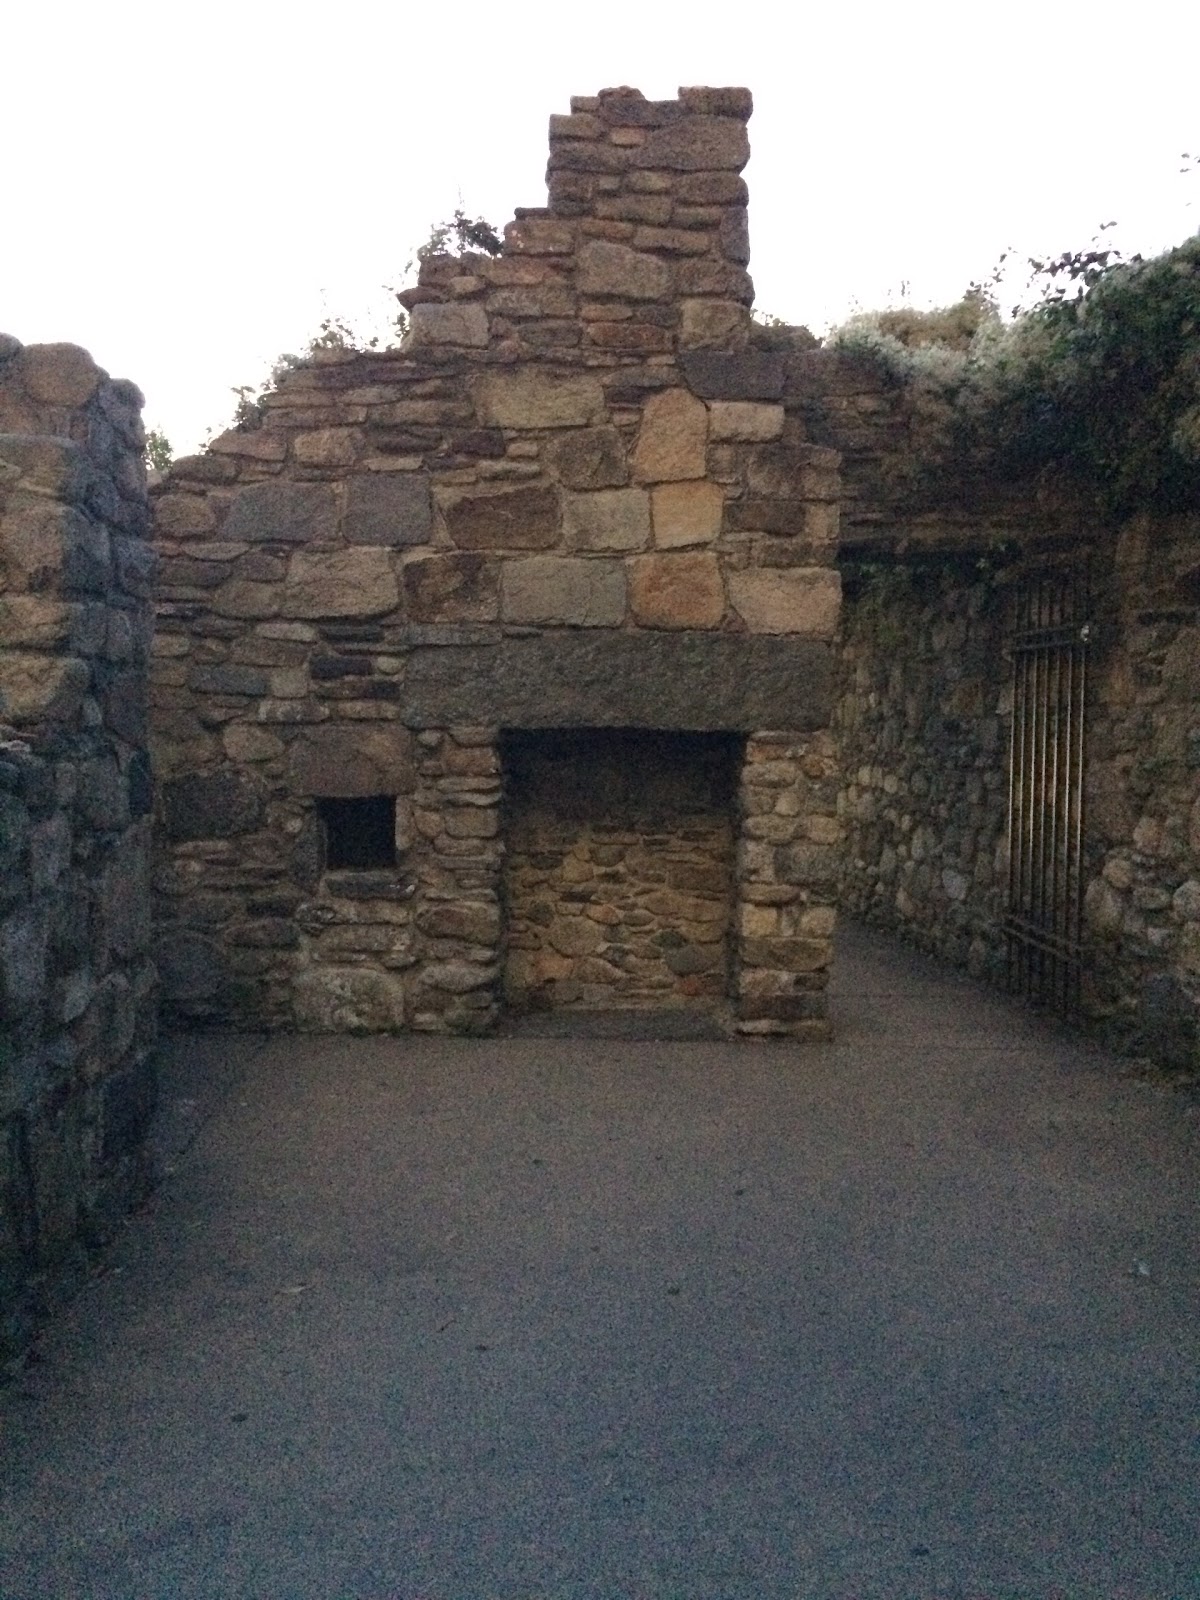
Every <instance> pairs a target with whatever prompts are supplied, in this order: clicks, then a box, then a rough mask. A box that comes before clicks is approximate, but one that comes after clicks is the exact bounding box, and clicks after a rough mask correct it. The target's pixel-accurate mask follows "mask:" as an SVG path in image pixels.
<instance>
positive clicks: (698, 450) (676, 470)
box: [633, 389, 708, 483]
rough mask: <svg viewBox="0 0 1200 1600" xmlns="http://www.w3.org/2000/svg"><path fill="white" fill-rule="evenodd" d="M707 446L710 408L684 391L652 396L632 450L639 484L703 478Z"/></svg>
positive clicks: (670, 391) (666, 390)
mask: <svg viewBox="0 0 1200 1600" xmlns="http://www.w3.org/2000/svg"><path fill="white" fill-rule="evenodd" d="M707 443H708V407H707V406H706V405H705V404H704V401H703V400H697V399H696V397H695V396H694V395H691V394H688V392H687V391H686V390H685V389H663V390H661V391H660V392H659V393H658V394H655V395H651V397H650V399H649V400H647V402H646V405H645V408H644V410H643V412H642V425H641V427H640V429H639V430H638V437H637V444H636V445H635V446H634V451H633V475H634V478H635V479H636V480H637V482H638V483H677V482H680V481H683V480H686V479H689V478H702V477H703V476H704V471H705V450H706V447H707Z"/></svg>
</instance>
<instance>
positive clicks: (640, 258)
mask: <svg viewBox="0 0 1200 1600" xmlns="http://www.w3.org/2000/svg"><path fill="white" fill-rule="evenodd" d="M576 284H577V286H578V288H579V291H580V293H581V294H588V295H617V296H619V297H620V298H621V299H624V300H665V299H666V297H667V296H668V295H669V293H670V291H671V269H670V268H669V267H668V266H667V264H666V262H665V261H659V260H658V258H657V257H656V256H650V255H643V254H641V253H640V252H638V251H637V250H631V249H630V248H629V246H628V245H624V244H614V243H611V242H609V241H608V240H605V239H593V240H591V241H590V242H589V243H587V244H585V245H584V246H583V247H582V249H581V250H580V252H579V256H578V267H577V271H576Z"/></svg>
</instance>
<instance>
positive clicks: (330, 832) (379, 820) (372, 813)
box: [316, 794, 396, 872]
mask: <svg viewBox="0 0 1200 1600" xmlns="http://www.w3.org/2000/svg"><path fill="white" fill-rule="evenodd" d="M316 805H317V820H318V823H319V824H320V829H321V863H322V866H323V867H324V868H325V869H327V870H328V871H330V872H335V871H342V870H349V871H354V870H361V871H372V870H375V871H378V870H381V869H382V870H386V869H387V868H389V867H394V866H395V865H396V797H395V796H394V795H390V794H372V795H366V796H364V797H361V798H355V799H353V800H343V799H329V798H325V797H322V798H321V799H319V800H318V801H317V802H316Z"/></svg>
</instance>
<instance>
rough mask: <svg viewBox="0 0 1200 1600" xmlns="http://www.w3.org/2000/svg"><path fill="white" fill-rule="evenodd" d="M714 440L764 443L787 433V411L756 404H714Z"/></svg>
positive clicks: (711, 433)
mask: <svg viewBox="0 0 1200 1600" xmlns="http://www.w3.org/2000/svg"><path fill="white" fill-rule="evenodd" d="M708 411H709V418H708V433H709V438H710V439H735V440H746V441H749V442H752V443H762V442H763V441H765V440H767V439H778V438H779V436H780V435H781V434H782V433H783V421H784V414H783V407H782V406H781V405H765V404H763V403H762V402H761V401H752V400H714V401H713V402H712V403H711V404H710V405H709V408H708Z"/></svg>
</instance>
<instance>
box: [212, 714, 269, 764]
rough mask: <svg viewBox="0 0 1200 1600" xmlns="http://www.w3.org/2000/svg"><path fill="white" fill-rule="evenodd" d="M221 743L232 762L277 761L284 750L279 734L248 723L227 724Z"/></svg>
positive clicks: (222, 730)
mask: <svg viewBox="0 0 1200 1600" xmlns="http://www.w3.org/2000/svg"><path fill="white" fill-rule="evenodd" d="M221 743H222V744H223V745H224V747H225V754H226V755H227V756H228V757H229V759H230V760H231V761H275V760H277V759H278V757H279V756H281V755H282V754H283V750H284V745H283V740H282V739H281V738H280V737H279V736H278V734H274V733H270V732H268V730H267V729H266V728H259V727H256V726H255V725H254V724H253V723H246V722H230V723H227V724H226V725H225V727H224V728H222V729H221Z"/></svg>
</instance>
